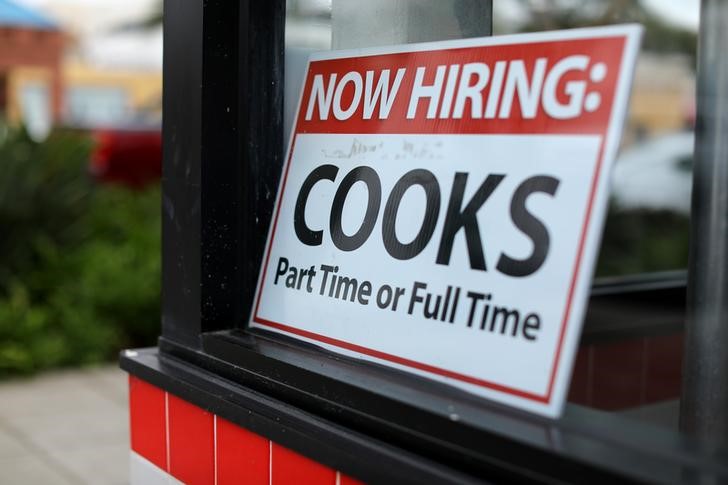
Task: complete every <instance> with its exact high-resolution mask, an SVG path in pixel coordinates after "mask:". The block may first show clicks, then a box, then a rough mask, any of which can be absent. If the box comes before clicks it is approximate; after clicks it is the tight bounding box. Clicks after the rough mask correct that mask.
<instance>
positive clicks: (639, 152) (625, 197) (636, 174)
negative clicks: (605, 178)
mask: <svg viewBox="0 0 728 485" xmlns="http://www.w3.org/2000/svg"><path fill="white" fill-rule="evenodd" d="M694 144H695V135H694V134H693V132H692V131H682V132H678V133H671V134H667V135H661V136H657V137H655V138H650V139H648V140H645V141H643V142H640V143H637V144H636V145H633V146H631V147H629V148H627V149H625V150H624V152H623V153H622V154H621V155H620V156H619V157H618V158H617V163H616V165H615V167H614V175H613V178H612V197H613V199H614V202H615V204H616V207H617V208H618V209H620V210H632V209H651V210H670V211H673V212H676V213H678V214H684V215H689V214H690V193H691V190H692V169H693V145H694Z"/></svg>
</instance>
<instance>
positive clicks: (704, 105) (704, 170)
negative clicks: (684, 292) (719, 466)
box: [680, 0, 728, 445]
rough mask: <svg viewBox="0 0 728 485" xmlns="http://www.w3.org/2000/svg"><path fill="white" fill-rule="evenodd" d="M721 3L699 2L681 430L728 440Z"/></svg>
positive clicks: (726, 13) (726, 75) (727, 11)
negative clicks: (695, 114)
mask: <svg viewBox="0 0 728 485" xmlns="http://www.w3.org/2000/svg"><path fill="white" fill-rule="evenodd" d="M726 46H728V2H726V1H724V0H703V1H702V6H701V19H700V43H699V53H698V92H697V125H696V129H695V134H696V137H695V166H694V170H693V200H692V221H691V247H690V265H689V274H688V318H687V325H686V331H685V362H684V366H683V389H682V400H681V403H680V427H681V429H682V430H683V431H685V432H687V433H690V434H694V435H696V436H698V437H700V438H702V439H703V440H705V441H706V442H708V443H709V444H712V445H715V444H717V443H719V442H722V441H724V440H725V439H726V437H728V350H727V347H728V267H727V266H726V265H728V138H727V137H726V131H727V130H728V58H726V55H725V49H726Z"/></svg>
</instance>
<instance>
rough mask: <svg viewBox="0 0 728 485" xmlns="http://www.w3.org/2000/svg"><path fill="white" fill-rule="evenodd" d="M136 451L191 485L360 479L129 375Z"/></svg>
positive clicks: (351, 483)
mask: <svg viewBox="0 0 728 485" xmlns="http://www.w3.org/2000/svg"><path fill="white" fill-rule="evenodd" d="M129 415H130V427H131V447H132V450H133V451H135V452H136V453H137V454H139V455H141V456H142V457H144V458H146V459H147V460H149V461H150V462H152V463H153V464H154V465H156V466H157V467H159V468H161V469H162V470H164V471H166V472H167V473H170V474H171V475H172V476H174V477H175V478H177V479H178V480H180V481H182V482H184V483H187V484H190V485H197V484H200V485H204V484H211V485H232V484H246V485H247V484H251V485H256V484H260V485H263V484H266V485H268V484H276V485H288V484H301V483H305V484H307V485H360V484H362V482H360V481H358V480H356V479H354V478H351V477H348V476H346V475H344V474H342V473H340V472H338V471H336V470H334V469H332V468H329V467H327V466H325V465H322V464H320V463H317V462H315V461H313V460H311V459H309V458H306V457H304V456H302V455H300V454H298V453H296V452H294V451H292V450H289V449H288V448H285V447H283V446H281V445H279V444H277V443H273V442H272V441H270V440H268V439H266V438H263V437H262V436H259V435H257V434H255V433H252V432H250V431H248V430H246V429H244V428H241V427H239V426H237V425H235V424H233V423H231V422H229V421H226V420H225V419H222V418H220V417H218V416H215V415H214V414H212V413H210V412H208V411H205V410H204V409H201V408H199V407H197V406H195V405H193V404H190V403H188V402H186V401H184V400H182V399H180V398H178V397H176V396H174V395H172V394H169V393H167V392H165V391H163V390H161V389H159V388H156V387H154V386H152V385H151V384H148V383H146V382H144V381H142V380H140V379H138V378H136V377H132V376H130V377H129Z"/></svg>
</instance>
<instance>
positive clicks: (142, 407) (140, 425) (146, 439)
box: [129, 376, 169, 471]
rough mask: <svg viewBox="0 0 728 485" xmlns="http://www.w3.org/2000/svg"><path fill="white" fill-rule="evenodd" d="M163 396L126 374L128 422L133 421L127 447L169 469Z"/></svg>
mask: <svg viewBox="0 0 728 485" xmlns="http://www.w3.org/2000/svg"><path fill="white" fill-rule="evenodd" d="M166 398H167V396H166V393H165V392H164V391H162V390H161V389H159V388H157V387H154V386H152V385H151V384H147V383H146V382H144V381H143V380H141V379H138V378H136V377H134V376H129V422H130V423H133V426H131V449H132V450H134V451H135V452H137V453H138V454H140V455H142V456H143V457H145V458H146V459H147V460H149V461H151V462H152V463H154V464H155V465H157V466H158V467H159V468H161V469H162V470H165V471H169V467H168V466H167V424H166V423H167V410H166Z"/></svg>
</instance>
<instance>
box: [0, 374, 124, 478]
mask: <svg viewBox="0 0 728 485" xmlns="http://www.w3.org/2000/svg"><path fill="white" fill-rule="evenodd" d="M128 473H129V431H128V414H127V377H126V374H125V373H124V372H122V371H121V370H119V369H118V368H116V367H113V366H108V367H100V368H93V369H86V370H81V371H78V370H76V371H64V372H53V373H49V374H43V375H41V376H38V377H34V378H31V379H23V380H16V381H0V483H2V484H6V483H7V484H24V485H35V484H43V485H46V484H48V485H54V484H59V485H67V484H94V485H95V484H119V485H121V484H126V483H128Z"/></svg>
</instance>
